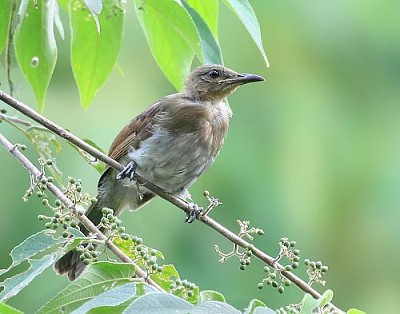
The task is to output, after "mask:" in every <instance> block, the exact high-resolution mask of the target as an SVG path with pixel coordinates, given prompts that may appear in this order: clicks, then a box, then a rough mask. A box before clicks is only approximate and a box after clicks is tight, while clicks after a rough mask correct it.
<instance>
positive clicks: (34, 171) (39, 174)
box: [0, 133, 164, 291]
mask: <svg viewBox="0 0 400 314" xmlns="http://www.w3.org/2000/svg"><path fill="white" fill-rule="evenodd" d="M0 143H1V144H2V145H3V146H4V147H5V148H6V149H7V150H8V151H9V152H10V153H11V154H12V155H13V156H14V157H15V158H16V159H17V160H18V161H19V162H20V163H21V164H22V166H24V167H25V168H26V169H27V170H28V171H29V173H30V174H31V175H32V176H34V177H41V178H46V177H45V175H44V173H43V172H42V171H40V170H39V169H38V168H37V167H36V166H35V165H34V164H32V162H31V161H30V160H29V159H28V158H26V157H25V155H24V154H22V153H21V152H20V151H19V150H18V145H13V144H12V143H11V142H10V141H9V140H7V138H5V137H4V135H3V134H1V133H0ZM46 182H47V183H46V186H47V189H48V190H49V191H50V192H51V193H52V194H53V195H54V196H55V197H56V198H57V199H59V200H60V201H61V202H62V203H63V204H64V205H65V206H66V207H67V208H69V209H70V210H71V211H72V212H73V213H75V214H77V210H76V207H75V205H74V203H73V202H72V201H71V200H70V199H69V198H68V197H66V196H65V195H64V193H63V192H62V191H61V190H60V189H59V188H58V187H57V186H55V185H54V184H53V183H51V182H48V181H47V180H46ZM76 217H78V219H79V220H80V221H81V222H82V224H83V225H84V226H85V228H86V229H88V230H89V231H90V232H91V233H92V234H95V235H96V237H97V239H99V240H101V241H104V243H105V245H106V246H107V247H108V248H109V249H110V250H111V251H112V252H114V253H115V255H117V256H118V258H119V259H121V261H123V262H125V263H130V264H133V265H134V266H135V273H136V275H137V276H138V277H139V278H142V279H143V280H144V281H146V282H147V283H148V284H150V285H152V286H153V287H155V288H156V289H157V290H159V291H164V289H162V288H161V287H160V286H159V285H158V284H157V283H156V282H154V281H153V280H152V279H151V278H149V277H148V276H147V273H146V272H145V271H144V270H142V269H141V268H140V267H139V266H138V265H136V264H135V263H134V262H133V261H132V260H131V259H130V258H129V257H128V256H127V255H126V254H125V253H124V252H122V251H121V250H120V249H119V248H118V247H117V246H116V245H115V244H114V243H112V242H111V241H107V240H108V238H107V237H106V236H105V235H104V234H103V233H102V232H101V231H100V230H99V229H98V228H97V227H96V226H95V225H94V224H93V223H92V221H91V220H90V219H89V218H87V217H86V216H85V215H76Z"/></svg>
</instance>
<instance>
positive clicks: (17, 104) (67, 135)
mask: <svg viewBox="0 0 400 314" xmlns="http://www.w3.org/2000/svg"><path fill="white" fill-rule="evenodd" d="M0 100H2V101H3V102H5V103H7V104H8V105H10V106H11V107H13V108H14V109H16V110H18V111H19V112H21V113H22V114H24V115H26V116H28V117H29V118H31V119H32V120H34V121H36V122H38V123H39V124H41V125H43V126H44V127H46V128H48V129H49V130H51V131H53V132H54V133H55V134H57V135H59V136H61V137H62V138H64V139H66V140H67V141H69V142H71V143H72V144H74V145H76V146H77V147H79V148H81V149H82V150H84V151H86V152H87V153H89V154H90V155H92V156H93V157H95V158H97V159H99V160H101V161H102V162H104V163H105V164H106V165H107V166H109V167H113V168H115V169H116V170H118V171H122V170H123V168H124V167H123V166H122V165H121V164H120V163H118V162H117V161H115V160H113V159H111V158H110V157H108V156H107V155H106V154H103V153H102V152H100V151H98V150H97V149H95V148H94V147H92V146H91V145H89V144H87V143H86V142H84V141H82V140H81V139H80V138H78V137H77V136H75V135H74V134H72V133H71V132H69V131H67V130H65V129H64V128H62V127H60V126H58V125H57V124H55V123H54V122H52V121H50V120H49V119H47V118H45V117H43V116H42V115H40V114H38V113H37V112H35V111H34V110H32V109H31V108H29V107H28V106H26V105H25V104H23V103H22V102H21V101H18V100H16V99H15V98H13V97H11V96H9V95H7V94H6V93H4V92H2V91H0ZM137 180H138V181H139V183H140V184H142V185H143V186H145V187H146V188H147V189H149V190H150V191H151V192H153V193H155V194H157V195H158V196H160V197H162V198H163V199H165V200H167V201H168V202H170V203H172V204H174V205H175V206H177V207H179V208H180V209H182V210H183V211H184V212H186V213H187V214H190V213H191V211H192V209H193V204H189V203H188V202H186V201H184V200H182V199H180V198H178V197H176V196H174V195H172V194H170V193H167V192H165V191H164V190H163V189H161V188H160V187H158V186H156V185H155V184H153V183H151V182H149V181H147V180H145V179H144V178H142V177H140V176H137ZM199 220H200V221H202V222H203V223H205V224H206V225H208V226H209V227H211V228H212V229H214V230H215V231H217V232H219V233H220V234H221V235H222V236H224V237H225V238H227V239H228V240H230V241H231V242H232V243H235V244H237V245H239V246H240V247H242V248H245V249H246V248H249V249H251V251H252V252H253V255H254V256H256V257H257V258H258V259H260V260H261V261H263V262H264V263H266V264H267V265H269V266H271V267H273V268H276V269H278V270H282V269H284V267H283V266H282V265H280V264H279V263H277V262H276V261H275V259H274V258H273V257H271V256H269V255H268V254H266V253H264V252H263V251H262V250H260V249H258V248H256V247H254V245H252V244H251V243H249V242H247V241H245V240H243V239H242V238H240V237H239V236H237V235H236V234H234V233H233V232H232V231H230V230H228V229H227V228H225V227H224V226H222V225H221V224H219V223H218V222H217V221H215V220H214V219H212V218H210V217H208V216H206V215H205V216H201V217H199ZM89 221H90V220H89ZM281 273H282V275H283V276H285V277H286V278H287V279H289V280H290V281H291V282H292V283H293V284H295V285H296V286H297V287H298V288H300V289H301V290H303V291H304V292H306V293H309V294H310V295H312V296H313V297H314V298H316V299H318V298H320V297H321V294H320V293H319V292H318V291H316V290H315V289H314V288H312V287H311V286H309V285H308V284H307V283H306V282H305V281H304V280H302V279H301V278H300V277H298V276H296V275H294V274H293V273H292V272H289V271H284V270H282V271H281ZM331 307H332V308H333V309H334V310H336V311H339V312H341V311H340V310H339V309H338V308H337V307H336V306H334V305H333V304H331Z"/></svg>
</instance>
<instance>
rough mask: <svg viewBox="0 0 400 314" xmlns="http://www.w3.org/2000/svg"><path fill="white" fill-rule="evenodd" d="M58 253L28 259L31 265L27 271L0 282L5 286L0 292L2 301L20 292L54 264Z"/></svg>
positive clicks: (0, 300)
mask: <svg viewBox="0 0 400 314" xmlns="http://www.w3.org/2000/svg"><path fill="white" fill-rule="evenodd" d="M56 255H57V254H49V255H46V256H44V257H42V258H41V259H31V260H28V262H29V264H30V267H29V269H28V270H27V271H25V272H23V273H20V274H18V275H15V276H13V277H10V278H7V279H6V280H4V281H3V282H2V283H0V287H1V286H2V287H3V288H4V289H3V291H1V292H0V302H4V301H5V300H7V299H9V298H11V297H13V296H15V295H16V294H18V293H19V292H20V291H21V290H22V289H23V288H25V287H26V286H27V285H28V284H29V283H31V281H32V280H33V279H35V278H36V277H37V276H38V275H40V274H41V273H42V272H43V271H44V270H45V269H47V268H48V267H50V266H51V265H53V263H54V261H55V257H56Z"/></svg>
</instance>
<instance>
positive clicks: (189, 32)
mask: <svg viewBox="0 0 400 314" xmlns="http://www.w3.org/2000/svg"><path fill="white" fill-rule="evenodd" d="M134 3H135V8H136V13H137V16H138V19H139V22H140V24H141V26H142V28H143V31H144V34H145V36H146V39H147V42H148V44H149V47H150V50H151V52H152V54H153V56H154V59H155V60H156V62H157V63H158V65H159V67H160V68H161V70H162V71H163V73H164V74H165V76H166V77H167V78H168V80H169V81H170V82H171V83H172V85H173V86H174V87H175V88H176V89H177V90H181V89H182V87H183V83H184V78H185V77H186V76H187V75H188V74H189V72H190V67H191V64H192V61H193V57H194V55H195V54H197V56H198V58H199V59H200V60H202V50H201V44H200V36H199V34H198V32H197V29H196V26H195V24H194V22H193V20H192V18H191V17H190V15H189V13H188V12H187V11H186V10H185V8H184V7H183V6H182V5H181V4H179V3H178V2H177V1H175V0H163V1H159V0H146V1H142V0H134Z"/></svg>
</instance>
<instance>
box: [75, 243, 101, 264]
mask: <svg viewBox="0 0 400 314" xmlns="http://www.w3.org/2000/svg"><path fill="white" fill-rule="evenodd" d="M76 249H77V251H79V252H81V256H80V259H81V261H82V262H83V264H85V265H89V264H91V263H93V262H96V261H97V259H98V257H99V255H100V252H99V251H97V250H96V246H95V245H93V243H88V244H87V245H82V244H81V245H78V246H77V247H76Z"/></svg>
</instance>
